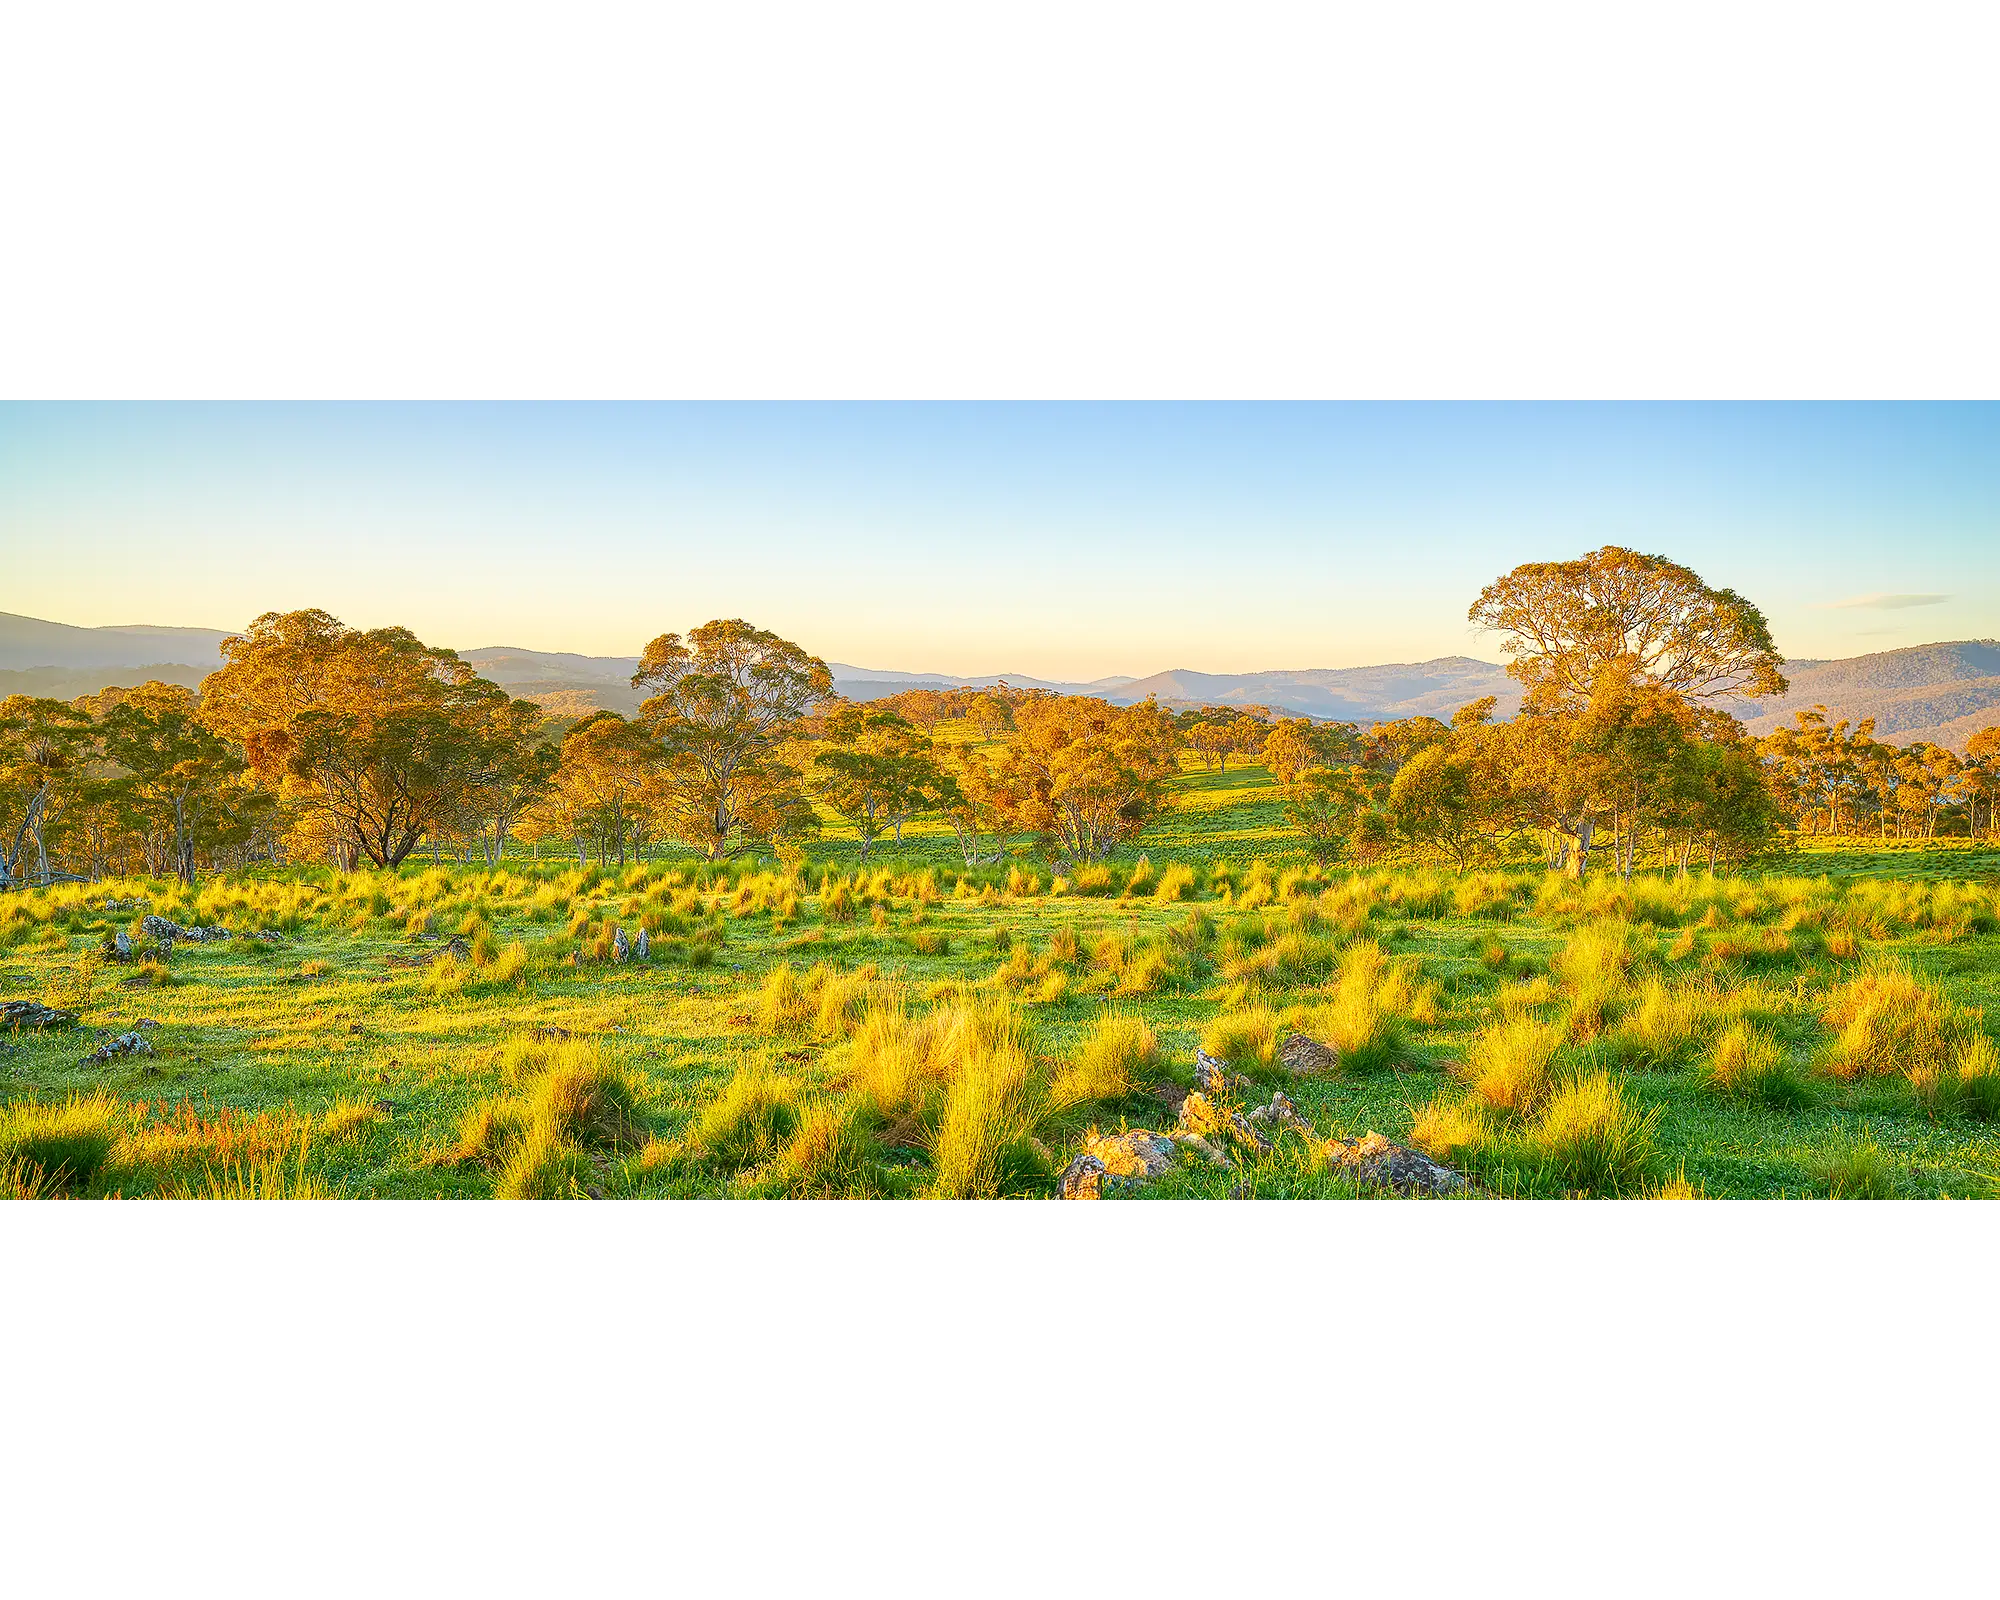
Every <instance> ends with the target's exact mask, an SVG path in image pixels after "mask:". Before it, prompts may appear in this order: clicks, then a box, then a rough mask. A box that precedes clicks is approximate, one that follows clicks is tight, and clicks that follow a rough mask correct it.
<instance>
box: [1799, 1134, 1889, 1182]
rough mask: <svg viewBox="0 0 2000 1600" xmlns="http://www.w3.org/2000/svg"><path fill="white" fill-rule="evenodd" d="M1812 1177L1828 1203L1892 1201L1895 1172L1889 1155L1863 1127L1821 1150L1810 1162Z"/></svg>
mask: <svg viewBox="0 0 2000 1600" xmlns="http://www.w3.org/2000/svg"><path fill="white" fill-rule="evenodd" d="M1811 1170H1812V1174H1813V1177H1814V1179H1815V1181H1816V1182H1817V1183H1818V1184H1819V1186H1820V1188H1822V1189H1824V1190H1825V1191H1826V1195H1827V1198H1828V1199H1830V1200H1893V1199H1895V1197H1896V1175H1895V1169H1894V1167H1893V1166H1892V1165H1891V1164H1890V1161H1889V1153H1888V1152H1887V1151H1886V1150H1884V1149H1883V1148H1882V1147H1881V1145H1879V1144H1878V1143H1876V1141H1875V1137H1874V1135H1872V1134H1871V1133H1869V1132H1868V1130H1867V1129H1866V1128H1864V1129H1862V1130H1861V1132H1860V1133H1858V1134H1852V1135H1848V1136H1846V1137H1844V1138H1842V1139H1840V1140H1839V1141H1838V1142H1836V1143H1835V1144H1834V1145H1832V1146H1831V1147H1830V1148H1828V1149H1826V1150H1824V1151H1822V1152H1821V1153H1820V1154H1819V1155H1818V1156H1817V1157H1816V1158H1815V1159H1814V1160H1813V1162H1812V1166H1811Z"/></svg>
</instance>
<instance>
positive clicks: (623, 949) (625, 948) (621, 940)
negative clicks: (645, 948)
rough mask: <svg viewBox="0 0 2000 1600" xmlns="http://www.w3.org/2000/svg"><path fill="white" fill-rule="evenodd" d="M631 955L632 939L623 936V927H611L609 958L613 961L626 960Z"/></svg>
mask: <svg viewBox="0 0 2000 1600" xmlns="http://www.w3.org/2000/svg"><path fill="white" fill-rule="evenodd" d="M631 956H632V941H631V940H629V939H627V938H626V937H625V930H624V929H623V928H613V929H612V930H611V959H612V960H613V961H628V960H630V959H631Z"/></svg>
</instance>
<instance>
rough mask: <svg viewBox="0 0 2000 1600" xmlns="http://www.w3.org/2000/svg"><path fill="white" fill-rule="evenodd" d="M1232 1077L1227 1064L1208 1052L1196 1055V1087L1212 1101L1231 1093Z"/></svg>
mask: <svg viewBox="0 0 2000 1600" xmlns="http://www.w3.org/2000/svg"><path fill="white" fill-rule="evenodd" d="M1231 1082H1232V1076H1231V1073H1230V1071H1229V1065H1228V1063H1227V1062H1223V1061H1218V1060H1216V1059H1215V1057H1214V1056H1212V1055H1210V1054H1209V1053H1208V1052H1207V1051H1206V1050H1196V1051H1195V1053H1194V1086H1195V1088H1197V1089H1199V1090H1200V1091H1201V1092H1202V1093H1203V1094H1205V1095H1207V1096H1208V1098H1209V1099H1211V1100H1220V1099H1222V1098H1223V1097H1224V1096H1225V1095H1227V1094H1228V1093H1229V1090H1230V1085H1231Z"/></svg>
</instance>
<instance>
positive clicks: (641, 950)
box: [632, 928, 653, 961]
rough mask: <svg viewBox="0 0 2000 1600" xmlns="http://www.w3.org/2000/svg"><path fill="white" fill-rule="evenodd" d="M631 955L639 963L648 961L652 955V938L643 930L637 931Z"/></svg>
mask: <svg viewBox="0 0 2000 1600" xmlns="http://www.w3.org/2000/svg"><path fill="white" fill-rule="evenodd" d="M632 954H633V955H635V956H637V957H638V958H639V959H640V960H641V961H645V960H647V959H649V958H650V957H651V956H652V954H653V936H652V935H651V934H649V933H648V932H647V931H646V930H645V929H644V928H641V929H640V930H639V937H638V938H636V939H634V940H633V941H632Z"/></svg>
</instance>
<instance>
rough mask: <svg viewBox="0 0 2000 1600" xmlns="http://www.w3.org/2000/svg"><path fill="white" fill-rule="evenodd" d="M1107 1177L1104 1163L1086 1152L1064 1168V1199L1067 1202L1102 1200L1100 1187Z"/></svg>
mask: <svg viewBox="0 0 2000 1600" xmlns="http://www.w3.org/2000/svg"><path fill="white" fill-rule="evenodd" d="M1105 1175H1106V1172H1105V1166H1104V1163H1103V1162H1102V1161H1099V1160H1098V1159H1097V1157H1096V1156H1094V1155H1091V1154H1090V1153H1089V1152H1087V1151H1086V1152H1085V1153H1084V1154H1083V1155H1080V1156H1078V1157H1077V1158H1076V1159H1075V1160H1074V1161H1072V1162H1071V1163H1070V1164H1069V1165H1068V1166H1066V1167H1064V1168H1063V1175H1062V1191H1061V1193H1062V1197H1063V1198H1064V1199H1065V1200H1098V1199H1102V1198H1103V1196H1102V1195H1101V1194H1100V1193H1099V1186H1100V1185H1101V1184H1102V1183H1103V1182H1104V1179H1105Z"/></svg>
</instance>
